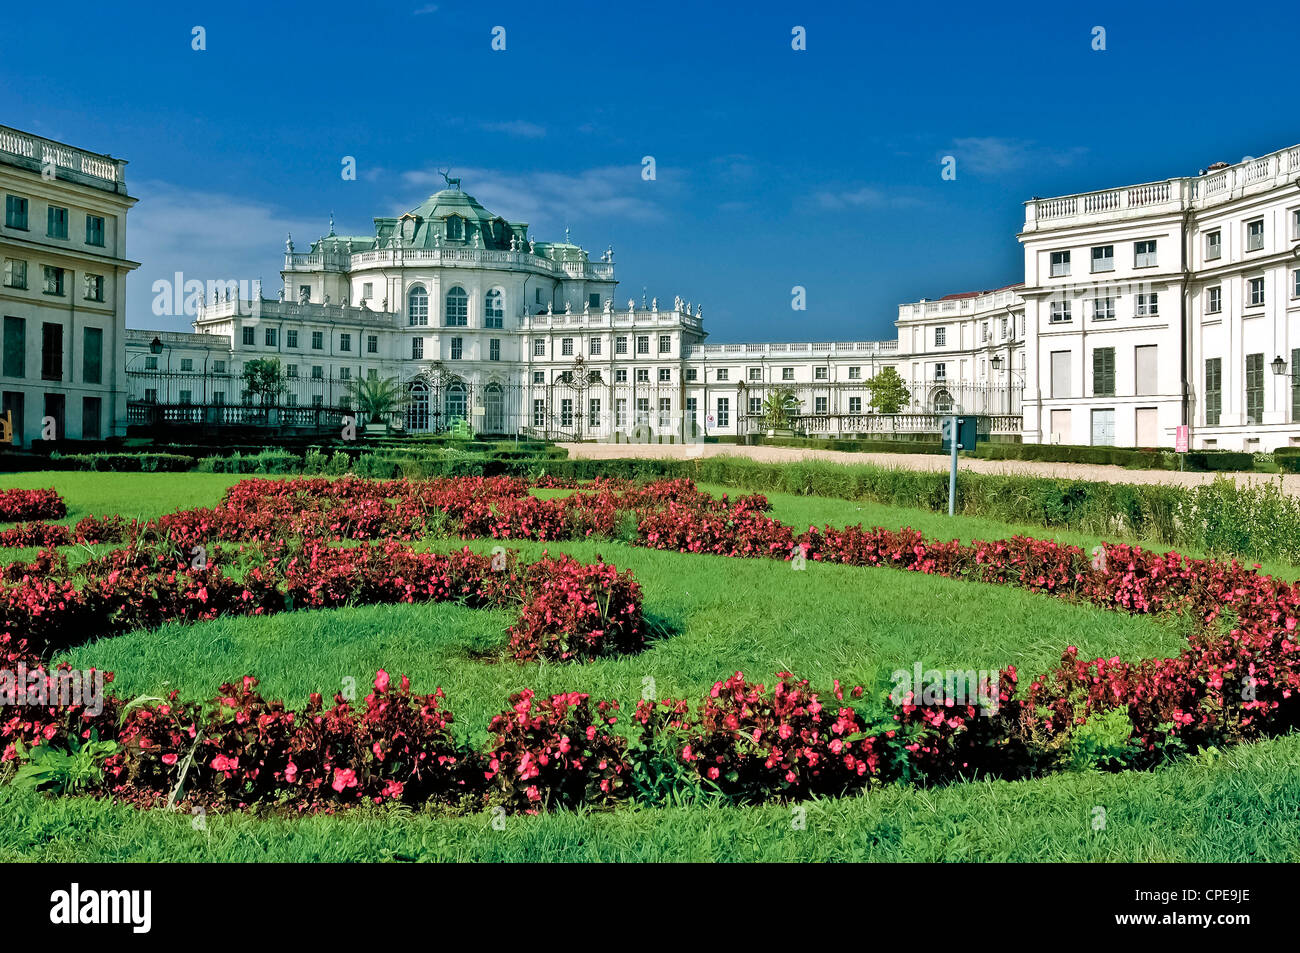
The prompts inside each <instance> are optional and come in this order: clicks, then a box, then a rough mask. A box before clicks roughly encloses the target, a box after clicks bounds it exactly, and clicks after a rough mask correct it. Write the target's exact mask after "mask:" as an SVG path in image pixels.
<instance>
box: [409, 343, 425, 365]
mask: <svg viewBox="0 0 1300 953" xmlns="http://www.w3.org/2000/svg"><path fill="white" fill-rule="evenodd" d="M411 359H412V360H415V361H420V360H423V359H424V338H411Z"/></svg>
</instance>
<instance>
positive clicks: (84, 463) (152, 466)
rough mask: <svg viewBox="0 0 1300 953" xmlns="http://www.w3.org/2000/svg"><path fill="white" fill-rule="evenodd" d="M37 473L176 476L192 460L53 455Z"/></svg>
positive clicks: (145, 455)
mask: <svg viewBox="0 0 1300 953" xmlns="http://www.w3.org/2000/svg"><path fill="white" fill-rule="evenodd" d="M48 459H49V462H48V464H44V465H41V466H38V467H37V469H50V470H92V471H114V472H118V473H179V472H183V471H185V470H192V469H194V465H195V463H196V461H195V459H194V458H193V457H187V456H182V455H180V454H176V453H69V454H64V453H52V454H50V456H49V458H48Z"/></svg>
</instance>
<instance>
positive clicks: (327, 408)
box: [0, 127, 1300, 450]
mask: <svg viewBox="0 0 1300 953" xmlns="http://www.w3.org/2000/svg"><path fill="white" fill-rule="evenodd" d="M124 167H125V162H123V161H122V160H119V159H113V158H111V157H109V156H104V155H100V154H97V153H91V152H85V151H82V150H79V149H76V148H73V147H71V146H67V145H64V144H62V143H56V142H52V141H50V140H46V139H41V138H40V137H36V136H31V135H28V134H26V133H22V132H19V131H18V130H13V129H9V128H7V127H0V189H2V190H3V192H4V195H5V205H6V215H5V220H4V223H3V229H2V230H0V249H2V250H3V257H4V268H5V274H4V286H3V288H0V308H2V309H3V315H2V318H3V335H4V338H3V356H4V361H3V367H0V371H2V372H3V373H2V374H0V394H3V401H4V410H8V411H9V412H10V415H11V418H12V419H13V421H14V438H15V443H16V444H18V445H23V444H31V443H32V442H33V441H34V440H38V439H41V438H43V437H46V436H48V435H49V434H50V433H51V432H53V433H54V435H55V436H56V437H57V438H59V439H72V440H96V439H107V438H111V437H115V436H119V435H122V434H124V433H125V432H126V428H127V426H128V425H130V424H137V425H143V426H145V427H149V426H151V425H168V424H173V425H180V426H182V427H185V426H190V425H205V426H207V425H211V426H215V427H220V426H222V425H259V424H260V425H262V426H266V425H275V426H278V427H279V428H281V429H285V428H294V427H306V428H311V427H315V428H318V429H320V430H321V431H322V432H324V431H325V430H331V429H334V428H335V427H337V426H338V425H339V423H340V421H341V419H342V418H343V417H344V416H346V415H348V414H349V411H350V409H351V407H350V403H349V396H350V393H351V390H352V388H353V387H354V386H355V384H356V381H357V380H358V379H365V378H372V379H381V380H391V381H395V382H397V384H398V386H399V387H400V389H401V390H402V392H403V393H405V394H406V395H407V397H408V399H407V404H406V406H405V408H404V411H403V412H402V413H401V414H400V415H399V416H398V417H397V419H396V420H395V421H394V422H395V423H397V424H398V425H400V426H402V427H403V428H405V429H406V430H408V431H413V432H427V431H439V430H444V429H447V428H448V427H452V426H457V425H458V423H459V422H461V421H463V422H464V424H465V425H467V426H468V427H469V428H471V429H472V430H473V431H475V432H479V433H488V434H500V435H512V434H516V433H519V434H530V435H540V436H546V437H549V438H551V439H561V440H563V439H635V440H646V439H680V437H681V435H682V434H683V432H685V433H686V434H687V435H688V437H695V436H697V435H708V436H718V437H728V436H739V435H744V434H748V433H754V432H757V431H760V430H762V429H763V425H762V423H761V420H760V417H761V409H762V406H763V402H764V400H765V398H767V397H768V396H770V395H772V394H774V393H777V392H779V391H783V390H789V391H791V392H792V393H793V394H794V397H795V399H796V400H797V401H798V403H797V413H796V419H795V421H794V429H795V430H796V431H798V432H802V433H807V434H808V435H810V436H880V435H907V434H915V433H925V432H930V433H932V432H934V431H935V430H937V429H938V425H939V417H940V416H941V415H944V414H948V413H953V412H958V413H967V414H974V415H978V416H979V417H980V418H981V421H982V426H983V428H984V429H985V430H987V431H988V432H989V433H990V434H991V435H993V436H995V437H1002V438H1004V439H1013V440H1014V439H1023V440H1025V441H1026V442H1059V443H1073V444H1115V445H1119V446H1163V447H1170V446H1173V445H1174V444H1175V440H1176V435H1177V433H1178V430H1179V428H1180V427H1181V426H1184V425H1186V426H1187V427H1188V430H1189V443H1190V446H1192V447H1193V448H1211V447H1218V448H1223V449H1234V450H1241V449H1245V450H1270V449H1273V448H1276V447H1279V446H1287V445H1298V444H1300V146H1295V147H1291V148H1288V149H1284V150H1281V151H1279V152H1275V153H1272V154H1271V155H1267V156H1264V157H1262V158H1251V159H1247V160H1244V161H1242V162H1240V163H1237V164H1235V165H1226V164H1223V163H1218V164H1216V165H1213V166H1210V167H1209V168H1208V169H1206V170H1203V171H1202V172H1201V173H1200V174H1198V175H1195V176H1187V177H1180V178H1172V179H1166V180H1163V181H1160V182H1153V183H1146V184H1142V185H1134V186H1123V187H1120V188H1113V189H1107V190H1103V191H1098V192H1087V193H1080V194H1077V195H1068V196H1059V197H1055V198H1046V199H1044V198H1035V199H1032V200H1030V201H1029V202H1027V203H1025V224H1024V228H1023V230H1022V231H1021V232H1020V235H1019V240H1020V242H1021V245H1022V247H1023V251H1024V261H1025V265H1024V280H1023V281H1021V282H1017V283H1015V284H1010V285H1005V286H1003V287H998V288H994V289H993V290H989V291H981V292H972V293H967V294H954V295H948V296H945V297H941V298H937V299H934V300H925V299H923V300H921V301H917V302H911V303H907V304H903V305H901V306H900V307H899V310H898V317H897V320H896V321H895V327H896V329H897V333H896V336H895V337H894V338H893V339H890V340H883V341H800V342H776V343H772V342H768V343H713V342H711V341H709V340H708V335H707V332H706V331H705V327H704V315H703V309H702V308H701V307H700V306H699V305H698V304H695V303H692V302H687V301H684V300H682V299H680V298H675V299H673V300H672V301H671V302H669V301H666V300H659V299H651V300H648V301H647V300H645V299H644V298H643V299H642V300H641V301H636V300H632V299H627V298H623V299H622V300H620V296H619V293H618V280H617V277H616V274H615V261H614V253H613V250H612V248H609V249H607V250H606V251H604V252H603V253H600V254H598V255H596V257H595V258H593V257H592V255H591V254H589V252H588V251H587V250H586V249H583V248H581V247H579V246H578V245H575V244H572V243H571V242H569V241H568V240H567V235H566V236H565V239H566V240H565V241H558V242H546V241H538V240H536V239H535V238H533V237H532V236H531V235H530V233H529V229H528V225H527V224H526V223H523V222H512V221H509V220H507V219H505V218H503V217H501V216H499V215H496V214H494V213H492V212H490V211H488V210H487V209H485V208H484V207H483V206H482V205H481V204H479V203H478V202H477V201H475V200H474V199H473V198H472V197H471V196H470V195H468V194H466V193H465V192H464V191H462V190H461V188H460V184H459V181H458V180H455V179H451V180H449V181H448V187H447V188H445V189H443V190H441V191H439V192H437V193H436V194H434V195H432V196H430V197H429V198H428V199H427V200H425V201H424V202H423V203H422V204H420V205H418V206H417V207H415V208H413V209H411V210H410V211H409V212H407V213H405V214H403V215H401V216H398V217H384V218H376V219H375V220H374V222H373V229H371V230H370V231H369V232H368V233H367V234H362V235H339V234H335V231H334V227H333V224H332V221H331V225H330V229H329V233H328V234H326V235H324V236H323V237H321V238H319V239H317V240H316V241H314V242H311V243H310V244H309V245H308V246H307V247H305V248H303V249H301V250H300V249H298V248H297V247H295V245H294V243H293V241H292V239H291V238H290V239H289V240H287V241H286V242H285V253H284V259H283V268H282V270H281V278H282V290H281V291H280V292H279V294H278V295H277V296H276V297H275V298H269V297H266V296H264V295H263V294H262V293H261V289H260V288H255V289H252V288H249V289H246V293H245V292H244V290H243V289H241V288H240V287H239V286H237V285H236V283H234V282H228V283H224V284H223V283H208V285H207V286H206V288H203V286H200V287H201V288H203V290H201V291H200V292H199V293H198V294H197V295H195V296H194V298H193V299H192V305H193V306H192V307H189V308H187V309H186V310H187V311H188V312H189V313H192V314H193V316H194V320H193V332H192V333H180V332H173V331H151V330H138V329H127V328H126V327H125V319H124V314H125V280H124V279H125V276H126V273H127V272H128V271H130V270H131V269H132V268H135V267H136V263H135V262H132V261H130V260H129V259H128V258H127V257H126V213H127V210H128V209H129V208H130V207H131V206H132V205H133V204H134V202H135V199H133V198H131V197H130V196H129V195H128V194H127V191H126V186H125V182H124V178H123V172H124ZM83 239H84V240H83ZM164 284H166V283H164ZM154 290H155V291H157V290H158V289H157V287H156V286H155V289H154ZM186 292H187V297H188V289H186ZM176 293H177V294H178V295H179V289H177V290H176ZM268 358H273V359H275V360H277V361H278V362H279V363H280V367H281V369H282V372H283V376H284V381H285V384H286V385H287V386H286V387H285V388H284V390H283V393H282V394H280V395H278V396H277V397H276V398H274V400H272V401H271V403H270V406H268V403H267V400H266V399H265V396H264V395H263V397H262V398H260V399H259V398H258V397H257V396H256V395H254V394H251V393H249V392H248V390H247V388H246V387H245V384H244V379H243V372H244V369H245V367H246V366H248V364H249V363H250V362H252V361H255V360H259V359H268ZM886 368H893V369H894V370H896V371H897V373H898V374H899V375H900V376H901V378H902V379H903V381H904V382H905V384H906V385H907V388H908V392H909V395H910V396H909V398H908V400H907V401H906V402H905V403H904V405H902V406H900V407H897V408H889V409H891V410H895V411H896V412H892V413H879V412H877V410H878V409H877V408H875V407H873V405H872V392H871V389H870V388H869V387H868V382H869V381H871V380H872V378H874V377H875V376H876V375H878V374H879V373H880V372H881V371H882V370H884V369H886ZM51 424H52V426H53V431H51Z"/></svg>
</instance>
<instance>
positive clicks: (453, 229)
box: [447, 215, 465, 242]
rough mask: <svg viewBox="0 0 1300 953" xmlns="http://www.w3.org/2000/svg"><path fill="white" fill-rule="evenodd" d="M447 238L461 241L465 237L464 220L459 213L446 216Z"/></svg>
mask: <svg viewBox="0 0 1300 953" xmlns="http://www.w3.org/2000/svg"><path fill="white" fill-rule="evenodd" d="M447 238H448V240H450V241H454V242H458V241H463V240H464V238H465V220H464V219H463V218H461V217H460V216H459V215H448V216H447Z"/></svg>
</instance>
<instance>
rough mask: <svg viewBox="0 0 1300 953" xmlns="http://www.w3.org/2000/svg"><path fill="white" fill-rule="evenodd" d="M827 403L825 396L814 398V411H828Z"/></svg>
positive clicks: (822, 412) (820, 412) (819, 412)
mask: <svg viewBox="0 0 1300 953" xmlns="http://www.w3.org/2000/svg"><path fill="white" fill-rule="evenodd" d="M826 405H827V400H826V398H825V397H815V398H813V413H815V414H824V413H826Z"/></svg>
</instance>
